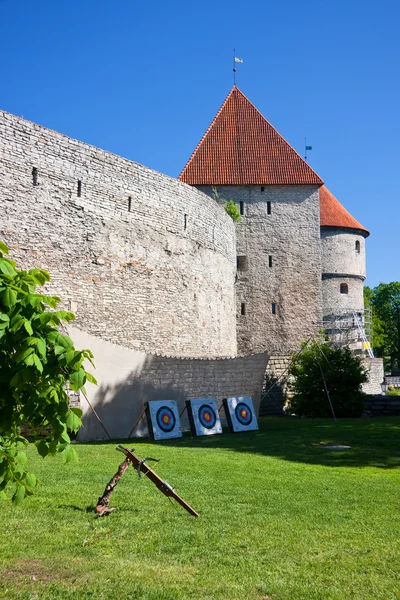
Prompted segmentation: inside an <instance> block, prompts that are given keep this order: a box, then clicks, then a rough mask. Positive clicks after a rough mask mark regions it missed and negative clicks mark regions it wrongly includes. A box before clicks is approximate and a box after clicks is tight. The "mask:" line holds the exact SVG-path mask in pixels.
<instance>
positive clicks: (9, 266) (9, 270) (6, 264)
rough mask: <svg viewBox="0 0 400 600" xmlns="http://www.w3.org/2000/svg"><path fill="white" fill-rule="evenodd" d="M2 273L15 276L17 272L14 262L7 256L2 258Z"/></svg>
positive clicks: (0, 271)
mask: <svg viewBox="0 0 400 600" xmlns="http://www.w3.org/2000/svg"><path fill="white" fill-rule="evenodd" d="M0 273H4V275H8V276H9V277H15V275H16V274H17V272H16V270H15V269H14V267H13V263H12V262H11V261H10V260H8V259H7V258H0Z"/></svg>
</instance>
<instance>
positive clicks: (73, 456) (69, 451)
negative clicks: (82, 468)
mask: <svg viewBox="0 0 400 600" xmlns="http://www.w3.org/2000/svg"><path fill="white" fill-rule="evenodd" d="M61 454H62V457H63V459H64V463H69V462H72V461H73V462H78V460H79V458H78V454H77V453H76V451H75V449H74V448H72V446H67V447H66V448H65V450H64V451H63V452H62V453H61Z"/></svg>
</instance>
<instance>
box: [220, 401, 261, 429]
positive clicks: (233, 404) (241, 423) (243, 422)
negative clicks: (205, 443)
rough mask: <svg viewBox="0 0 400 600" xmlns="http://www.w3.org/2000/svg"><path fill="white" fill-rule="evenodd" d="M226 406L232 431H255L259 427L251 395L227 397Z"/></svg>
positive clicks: (227, 417)
mask: <svg viewBox="0 0 400 600" xmlns="http://www.w3.org/2000/svg"><path fill="white" fill-rule="evenodd" d="M224 408H225V414H226V419H227V421H228V425H229V428H230V430H231V431H232V433H237V432H239V431H254V430H256V429H258V423H257V417H256V416H255V413H254V406H253V400H252V399H251V398H250V396H239V397H235V398H225V400H224Z"/></svg>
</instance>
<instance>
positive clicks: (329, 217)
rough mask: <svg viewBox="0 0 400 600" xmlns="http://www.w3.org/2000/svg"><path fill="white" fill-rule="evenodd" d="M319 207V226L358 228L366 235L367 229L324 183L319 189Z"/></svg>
mask: <svg viewBox="0 0 400 600" xmlns="http://www.w3.org/2000/svg"><path fill="white" fill-rule="evenodd" d="M319 207H320V208H319V209H320V220H321V227H345V228H346V229H360V230H361V231H364V232H365V233H366V234H367V235H366V237H367V236H368V235H369V231H368V230H367V229H365V227H363V226H362V225H361V223H359V222H358V221H356V219H355V218H354V217H352V216H351V214H350V213H349V212H348V211H347V210H346V209H345V207H344V206H342V205H341V204H340V202H339V200H337V199H336V198H335V196H334V195H333V194H332V193H331V192H330V191H329V190H328V188H327V187H326V186H325V185H323V186H322V187H321V188H320V189H319Z"/></svg>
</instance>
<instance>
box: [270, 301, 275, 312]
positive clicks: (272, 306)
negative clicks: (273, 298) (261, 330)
mask: <svg viewBox="0 0 400 600" xmlns="http://www.w3.org/2000/svg"><path fill="white" fill-rule="evenodd" d="M271 310H272V314H273V315H276V304H275V302H273V303H272V304H271Z"/></svg>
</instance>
